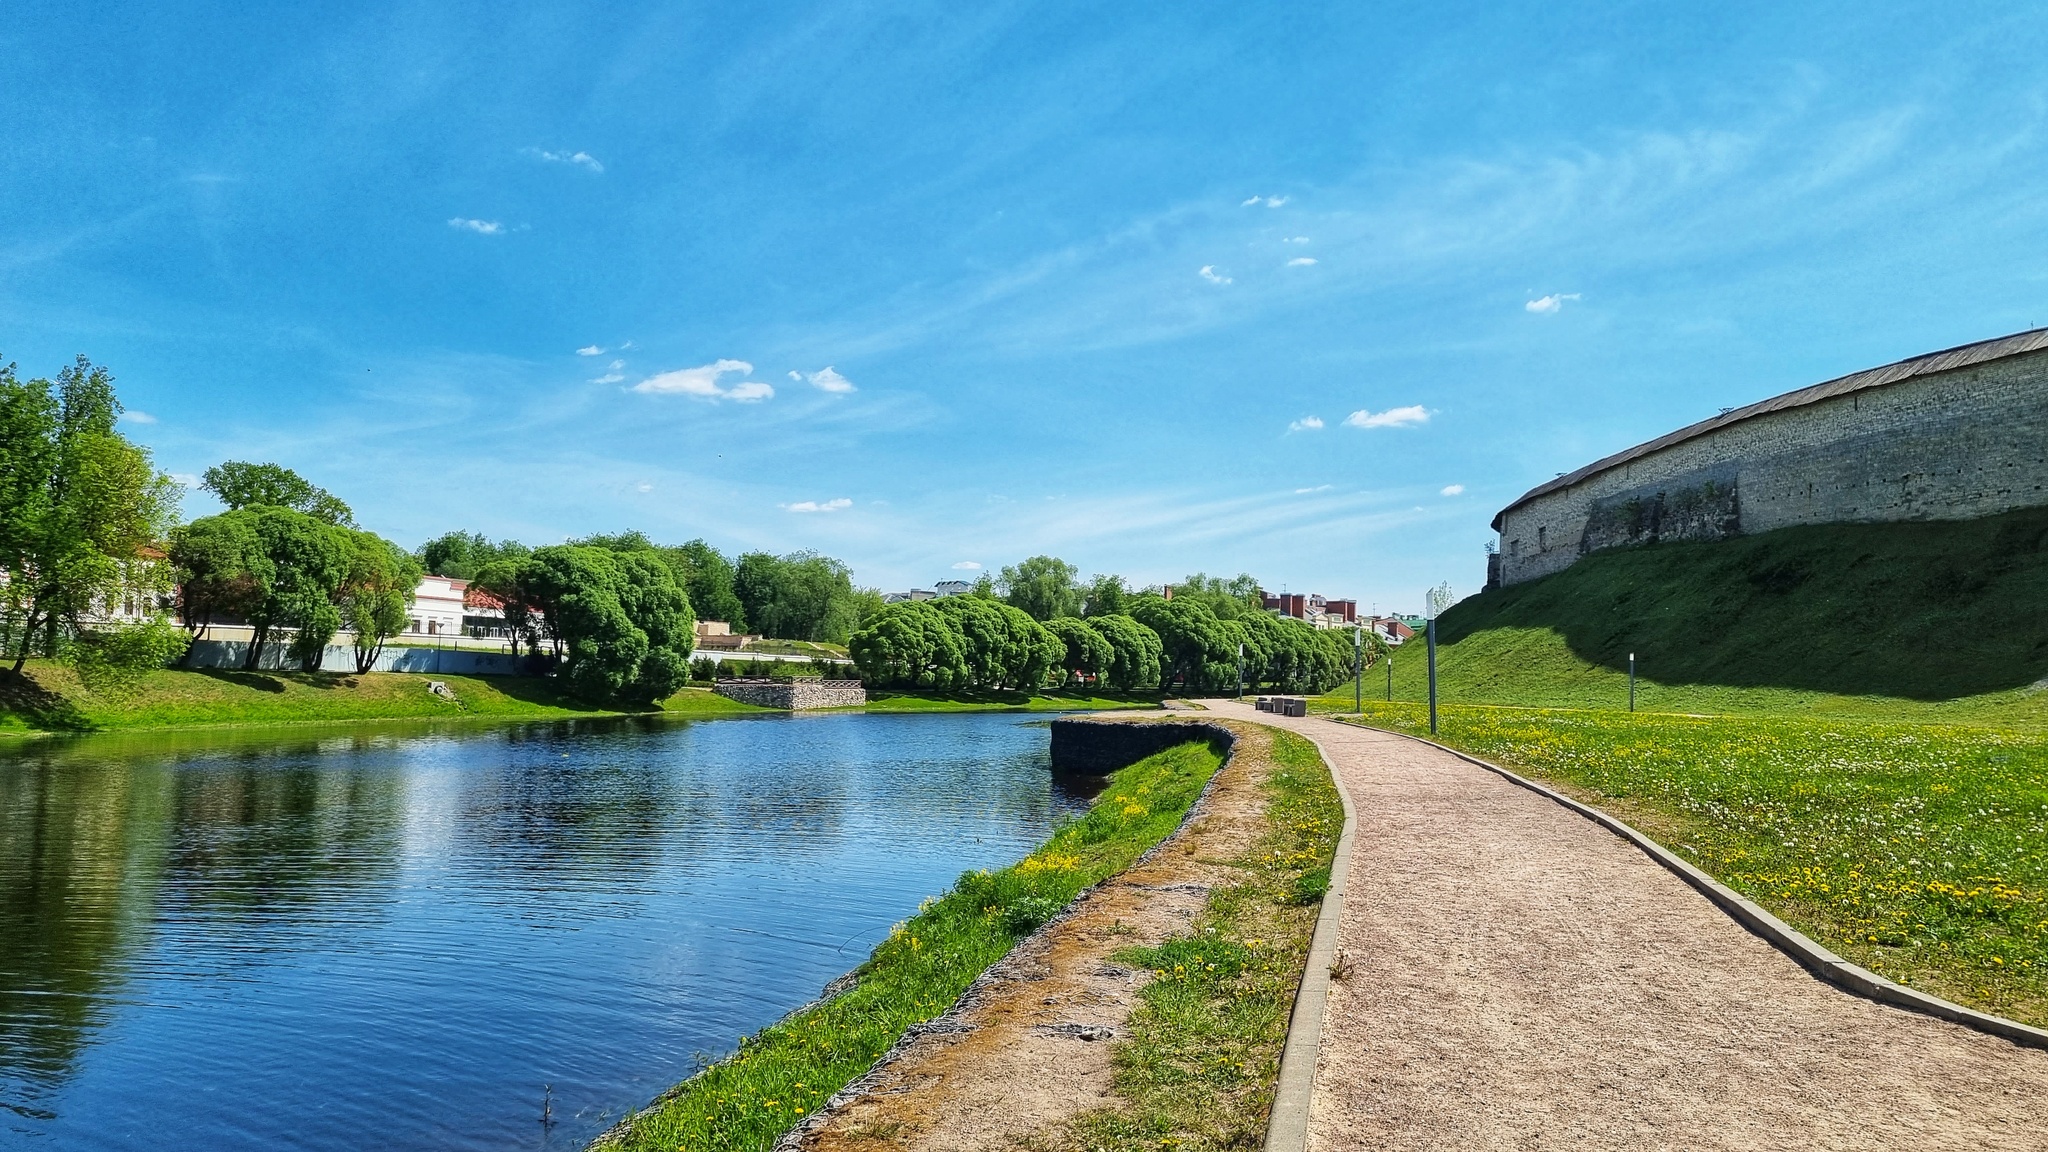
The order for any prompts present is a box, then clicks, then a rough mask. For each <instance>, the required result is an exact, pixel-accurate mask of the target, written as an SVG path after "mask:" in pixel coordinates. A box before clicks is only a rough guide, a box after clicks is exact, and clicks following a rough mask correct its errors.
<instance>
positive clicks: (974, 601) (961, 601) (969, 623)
mask: <svg viewBox="0 0 2048 1152" xmlns="http://www.w3.org/2000/svg"><path fill="white" fill-rule="evenodd" d="M924 603H928V604H931V605H933V606H934V607H936V608H937V609H938V610H939V611H940V612H942V613H944V614H946V615H948V616H950V617H952V618H953V622H954V624H955V626H956V627H957V628H958V629H959V632H960V637H961V640H962V641H963V642H964V644H965V648H966V657H967V682H968V684H969V685H970V686H972V687H975V688H1016V689H1019V690H1021V691H1026V692H1029V691H1033V690H1035V689H1038V688H1041V687H1043V686H1044V685H1045V680H1046V677H1047V676H1048V675H1049V674H1050V673H1052V672H1053V671H1054V670H1055V669H1057V668H1058V667H1059V665H1060V661H1061V660H1062V659H1064V658H1065V656H1066V644H1065V643H1064V642H1062V641H1061V640H1060V638H1059V637H1057V636H1055V635H1053V634H1052V633H1051V632H1049V631H1047V630H1046V628H1045V625H1043V624H1040V623H1039V622H1038V621H1036V620H1033V619H1032V618H1031V617H1030V616H1027V615H1025V614H1024V613H1023V612H1022V611H1020V610H1019V609H1016V608H1012V607H1010V606H1009V605H1008V604H1005V603H1003V602H1002V601H1000V600H996V599H994V598H992V597H985V596H973V595H968V596H948V597H946V598H945V599H942V600H928V601H924Z"/></svg>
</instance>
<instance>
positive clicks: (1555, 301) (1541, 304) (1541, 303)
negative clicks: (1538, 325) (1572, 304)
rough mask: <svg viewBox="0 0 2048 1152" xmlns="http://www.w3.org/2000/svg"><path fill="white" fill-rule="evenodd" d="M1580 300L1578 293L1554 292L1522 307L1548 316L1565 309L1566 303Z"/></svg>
mask: <svg viewBox="0 0 2048 1152" xmlns="http://www.w3.org/2000/svg"><path fill="white" fill-rule="evenodd" d="M1578 298H1579V294H1578V293H1577V292H1553V293H1551V294H1550V295H1548V296H1538V297H1537V298H1536V299H1534V300H1531V301H1529V302H1528V303H1527V304H1524V305H1522V307H1523V308H1524V309H1526V310H1528V311H1530V312H1535V313H1538V314H1544V315H1547V314H1549V313H1551V312H1555V311H1557V310H1558V309H1560V308H1563V307H1564V302H1565V301H1567V300H1577V299H1578Z"/></svg>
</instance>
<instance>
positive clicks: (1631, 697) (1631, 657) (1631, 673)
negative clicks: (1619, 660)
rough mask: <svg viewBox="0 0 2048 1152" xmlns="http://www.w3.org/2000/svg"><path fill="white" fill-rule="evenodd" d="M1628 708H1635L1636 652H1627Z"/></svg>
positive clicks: (1630, 709) (1633, 709) (1632, 709)
mask: <svg viewBox="0 0 2048 1152" xmlns="http://www.w3.org/2000/svg"><path fill="white" fill-rule="evenodd" d="M1628 710H1629V711H1631V712H1633V711H1635V710H1636V654H1635V653H1633V652H1631V653H1629V654H1628Z"/></svg>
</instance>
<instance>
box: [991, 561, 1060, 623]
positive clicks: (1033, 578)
mask: <svg viewBox="0 0 2048 1152" xmlns="http://www.w3.org/2000/svg"><path fill="white" fill-rule="evenodd" d="M1079 577H1080V570H1079V569H1077V568H1075V567H1074V566H1073V565H1072V564H1069V563H1067V562H1066V561H1064V560H1062V559H1060V558H1059V557H1057V556H1033V557H1031V558H1030V559H1029V560H1025V561H1023V562H1021V563H1018V564H1013V565H1006V566H1005V567H1004V568H1003V571H1002V576H1001V578H1000V579H998V580H997V581H996V589H997V590H998V591H999V592H1000V593H1001V594H1002V597H1003V599H1004V601H1005V602H1007V603H1008V604H1009V605H1010V606H1011V607H1012V608H1018V609H1022V610H1023V611H1024V612H1025V613H1026V614H1027V615H1029V616H1030V617H1031V618H1032V619H1033V620H1037V621H1040V622H1043V621H1046V620H1054V619H1057V618H1059V617H1061V616H1079V615H1080V614H1081V588H1080V586H1079V584H1078V583H1077V580H1078V578H1079Z"/></svg>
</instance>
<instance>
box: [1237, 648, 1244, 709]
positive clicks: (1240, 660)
mask: <svg viewBox="0 0 2048 1152" xmlns="http://www.w3.org/2000/svg"><path fill="white" fill-rule="evenodd" d="M1237 699H1238V702H1239V703H1240V704H1241V703H1243V702H1244V645H1242V644H1239V645H1238V646H1237Z"/></svg>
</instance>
